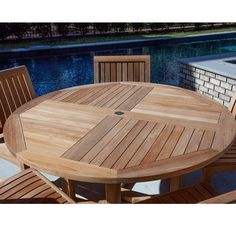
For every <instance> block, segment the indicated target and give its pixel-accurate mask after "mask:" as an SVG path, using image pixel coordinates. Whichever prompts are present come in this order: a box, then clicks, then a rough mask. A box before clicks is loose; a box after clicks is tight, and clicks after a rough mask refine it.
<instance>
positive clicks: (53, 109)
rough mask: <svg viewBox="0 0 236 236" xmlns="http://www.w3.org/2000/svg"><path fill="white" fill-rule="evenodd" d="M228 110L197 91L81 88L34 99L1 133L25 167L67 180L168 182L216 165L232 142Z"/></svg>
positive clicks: (114, 189) (110, 196) (116, 195)
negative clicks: (167, 179)
mask: <svg viewBox="0 0 236 236" xmlns="http://www.w3.org/2000/svg"><path fill="white" fill-rule="evenodd" d="M235 128H236V126H235V120H234V117H233V116H232V115H231V113H230V112H229V111H228V110H227V108H226V107H224V106H222V105H220V104H218V103H216V102H214V101H212V100H211V99H209V98H207V97H205V96H203V95H200V94H198V93H196V92H193V91H189V90H185V89H182V88H178V87H172V86H166V85H158V84H150V83H134V82H123V83H122V82H120V83H104V84H96V85H89V86H79V87H74V88H70V89H66V90H60V91H56V92H53V93H50V94H47V95H45V96H42V97H38V98H36V99H34V100H32V101H31V102H29V103H27V104H25V105H24V106H22V107H20V108H19V109H17V110H16V111H15V112H14V113H13V114H12V115H11V116H10V117H9V119H8V120H7V122H6V124H5V126H4V137H5V142H6V145H7V147H8V148H9V150H10V151H11V152H12V153H13V154H14V155H15V156H16V157H17V158H18V159H19V160H20V161H21V162H23V163H24V164H25V165H27V166H31V167H34V168H36V169H38V170H41V171H45V172H48V173H50V174H53V175H57V176H60V177H63V178H66V179H71V180H78V181H85V182H94V183H104V184H106V197H107V200H108V201H109V202H120V198H121V187H120V184H121V183H134V182H140V181H149V180H156V179H164V178H171V177H175V176H178V175H182V174H185V173H188V172H191V171H194V170H196V169H199V168H202V167H204V166H206V165H207V164H209V163H211V162H213V161H214V160H216V159H217V158H219V156H220V154H221V153H222V152H224V150H225V149H226V148H227V147H228V146H229V145H230V144H231V142H232V141H233V139H234V136H235Z"/></svg>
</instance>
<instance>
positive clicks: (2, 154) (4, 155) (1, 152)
mask: <svg viewBox="0 0 236 236" xmlns="http://www.w3.org/2000/svg"><path fill="white" fill-rule="evenodd" d="M0 158H1V159H4V160H7V161H9V162H11V163H13V164H15V165H17V166H20V162H19V161H18V160H17V159H16V157H15V156H13V155H12V154H11V152H10V151H9V150H8V148H7V146H6V144H5V143H0Z"/></svg>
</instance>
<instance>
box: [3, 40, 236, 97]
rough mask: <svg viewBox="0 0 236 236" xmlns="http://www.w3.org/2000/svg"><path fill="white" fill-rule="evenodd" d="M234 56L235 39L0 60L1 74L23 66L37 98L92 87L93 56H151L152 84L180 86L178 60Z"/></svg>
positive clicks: (235, 50)
mask: <svg viewBox="0 0 236 236" xmlns="http://www.w3.org/2000/svg"><path fill="white" fill-rule="evenodd" d="M226 52H236V38H235V39H226V40H214V41H205V42H198V43H185V44H173V45H169V46H155V45H153V46H144V47H135V48H123V49H120V48H119V49H113V50H100V51H90V52H89V53H69V54H65V55H59V56H58V55H56V56H54V55H48V56H35V57H30V58H21V59H4V60H0V70H1V69H5V68H9V67H13V66H19V65H26V66H27V68H28V70H29V73H30V76H31V79H32V81H33V85H34V87H35V90H36V93H37V95H42V94H45V93H48V92H51V91H55V90H58V89H62V88H67V87H71V86H76V85H82V84H89V83H93V56H94V55H122V54H123V55H131V54H134V55H137V54H143V55H146V54H149V55H151V81H152V82H155V83H164V84H170V85H176V86H178V84H179V76H178V72H179V63H178V59H180V58H185V57H194V56H204V55H214V54H220V53H226Z"/></svg>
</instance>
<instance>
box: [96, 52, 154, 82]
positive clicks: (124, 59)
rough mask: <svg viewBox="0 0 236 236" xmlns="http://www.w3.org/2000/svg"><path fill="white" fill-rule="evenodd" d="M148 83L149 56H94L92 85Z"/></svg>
mask: <svg viewBox="0 0 236 236" xmlns="http://www.w3.org/2000/svg"><path fill="white" fill-rule="evenodd" d="M120 81H122V82H123V81H136V82H150V56H143V55H139V56H135V55H130V56H95V57H94V83H104V82H120Z"/></svg>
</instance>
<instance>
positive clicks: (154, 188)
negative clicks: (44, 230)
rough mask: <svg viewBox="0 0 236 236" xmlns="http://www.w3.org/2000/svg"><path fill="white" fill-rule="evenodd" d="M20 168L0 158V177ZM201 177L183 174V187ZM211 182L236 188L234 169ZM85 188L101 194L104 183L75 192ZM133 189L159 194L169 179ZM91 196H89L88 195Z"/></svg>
mask: <svg viewBox="0 0 236 236" xmlns="http://www.w3.org/2000/svg"><path fill="white" fill-rule="evenodd" d="M19 171H20V169H19V168H18V167H17V166H15V165H13V164H11V163H9V162H7V161H5V160H2V159H0V179H1V180H4V179H7V178H9V177H11V176H13V175H14V174H16V173H18V172H19ZM43 174H44V175H45V176H46V177H47V178H48V179H50V180H51V181H53V182H54V183H55V184H56V185H57V186H59V185H60V181H59V180H58V177H57V176H52V175H48V174H45V173H43ZM200 179H201V171H195V172H193V173H189V174H186V175H184V176H183V187H185V186H190V185H193V184H196V183H199V181H200ZM211 184H212V185H213V186H214V187H215V188H216V190H217V191H218V192H219V193H225V192H228V191H231V190H234V189H236V171H235V172H227V173H220V174H216V175H214V176H213V177H212V180H211ZM86 188H90V189H93V190H92V194H94V196H95V195H96V196H97V197H98V196H101V192H104V185H102V184H100V185H99V184H98V185H95V184H84V185H79V186H77V189H76V192H77V194H78V195H79V193H81V192H83V191H84V192H86V191H85V190H86ZM133 190H135V191H138V192H142V193H146V194H159V193H165V192H168V191H169V180H157V181H150V182H143V183H136V184H135V185H134V187H133ZM90 197H91V196H90Z"/></svg>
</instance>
